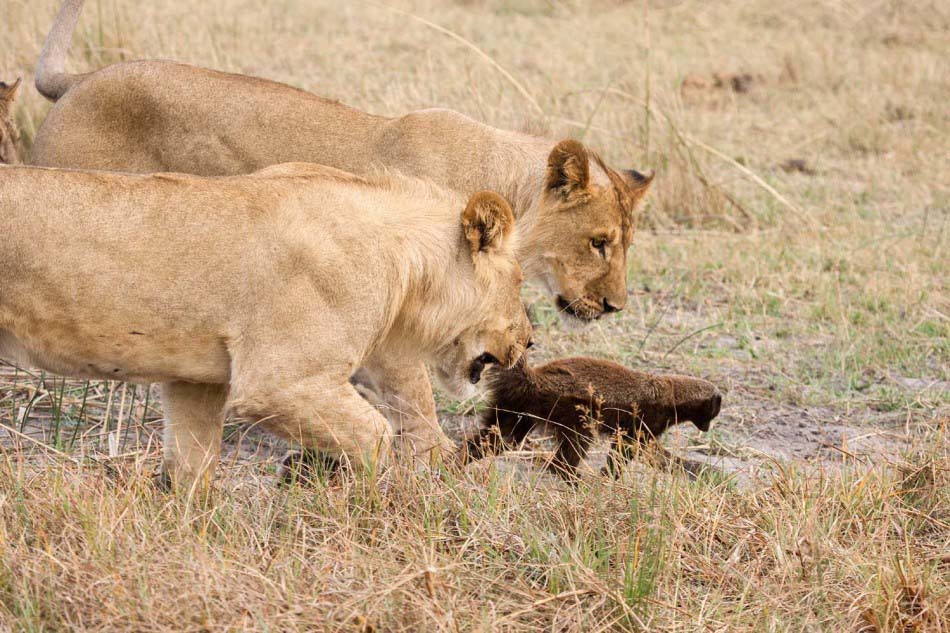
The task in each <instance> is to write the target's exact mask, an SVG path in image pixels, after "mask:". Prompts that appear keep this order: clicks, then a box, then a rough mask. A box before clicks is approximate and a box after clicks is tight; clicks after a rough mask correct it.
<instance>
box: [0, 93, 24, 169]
mask: <svg viewBox="0 0 950 633" xmlns="http://www.w3.org/2000/svg"><path fill="white" fill-rule="evenodd" d="M19 87H20V80H19V79H17V80H16V81H15V82H14V83H13V85H12V86H8V85H7V84H5V83H3V82H2V81H0V163H7V164H10V165H15V164H17V163H19V162H20V157H19V154H18V153H17V149H16V145H17V142H18V141H19V140H20V133H19V131H17V127H16V125H15V124H14V122H13V102H14V100H15V99H16V93H17V89H18V88H19Z"/></svg>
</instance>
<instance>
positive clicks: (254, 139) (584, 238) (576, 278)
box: [31, 0, 653, 454]
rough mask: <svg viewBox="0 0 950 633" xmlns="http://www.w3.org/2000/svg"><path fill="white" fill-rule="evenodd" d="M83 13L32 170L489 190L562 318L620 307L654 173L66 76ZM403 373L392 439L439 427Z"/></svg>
mask: <svg viewBox="0 0 950 633" xmlns="http://www.w3.org/2000/svg"><path fill="white" fill-rule="evenodd" d="M82 6H83V2H82V0H66V1H65V2H64V3H63V5H62V8H61V10H60V13H59V15H58V16H57V18H56V20H55V22H54V25H53V27H52V29H51V31H50V33H49V36H48V37H47V40H46V43H45V45H44V48H43V51H42V53H41V55H40V59H39V61H38V64H37V70H36V87H37V89H38V90H39V91H40V92H41V93H42V94H43V95H45V96H46V97H47V98H49V99H50V100H52V101H54V102H55V105H54V106H53V107H52V108H51V110H50V112H49V114H48V115H47V117H46V120H45V121H44V122H43V124H42V126H41V127H40V129H39V130H38V132H37V134H36V138H35V141H34V145H33V154H32V158H31V162H32V163H33V164H35V165H45V166H51V167H71V168H84V169H108V170H120V171H133V172H142V173H150V172H158V171H180V172H188V173H194V174H199V175H209V176H211V175H235V174H242V173H248V172H252V171H254V170H257V169H261V168H263V167H266V166H268V165H273V164H276V163H282V162H288V161H305V162H314V163H322V164H325V165H330V166H332V167H336V168H339V169H343V170H346V171H348V172H353V173H357V174H367V173H370V172H372V171H373V170H375V169H377V168H378V167H379V166H383V167H386V168H390V169H397V170H400V171H403V172H405V173H408V174H410V175H413V176H416V177H419V178H423V179H426V180H430V181H432V182H434V183H436V184H437V185H439V186H442V187H446V188H449V189H452V190H455V191H458V192H460V193H461V194H463V195H466V196H467V195H471V194H472V193H474V192H475V191H477V190H480V189H490V190H492V191H497V192H499V193H500V194H501V195H502V196H504V197H505V198H507V199H508V200H509V201H510V202H511V204H512V210H513V212H514V216H515V218H516V222H517V225H518V229H519V235H520V243H519V248H518V253H517V257H518V260H519V262H520V263H521V266H522V268H523V269H524V271H525V274H526V276H527V277H528V278H530V279H532V280H535V281H540V282H541V283H542V284H543V285H544V287H545V288H546V289H547V290H548V292H549V294H550V295H551V296H552V297H553V298H554V301H555V303H556V304H557V307H558V311H559V314H560V315H561V317H562V318H563V319H565V320H566V321H569V322H571V323H582V322H589V321H592V320H594V319H597V318H600V317H601V316H603V315H606V314H610V313H613V312H617V311H619V310H621V309H622V308H624V306H625V305H626V302H627V287H626V271H627V251H628V249H629V247H630V245H631V242H632V240H633V233H634V220H635V218H634V213H635V211H636V208H637V206H638V205H639V203H640V201H641V200H642V199H643V198H644V196H645V195H646V193H647V191H648V190H649V188H650V184H651V182H652V179H653V176H652V174H650V175H646V176H645V175H643V174H641V173H639V172H637V171H635V170H620V171H617V170H614V169H611V168H609V167H608V166H607V165H606V164H605V163H604V162H603V161H602V160H601V159H600V158H599V157H598V156H597V154H595V153H594V152H592V151H591V150H590V149H588V148H587V147H586V146H584V145H583V144H582V143H580V142H578V141H575V140H563V141H555V140H551V139H547V138H541V137H536V136H530V135H527V134H521V133H517V132H511V131H506V130H501V129H498V128H494V127H491V126H488V125H484V124H482V123H479V122H477V121H474V120H472V119H470V118H468V117H466V116H464V115H462V114H459V113H457V112H453V111H451V110H444V109H429V110H420V111H416V112H410V113H408V114H406V115H404V116H400V117H396V118H387V117H382V116H375V115H372V114H367V113H365V112H362V111H360V110H357V109H355V108H351V107H348V106H346V105H343V104H341V103H339V102H336V101H331V100H328V99H324V98H321V97H318V96H315V95H313V94H310V93H307V92H304V91H302V90H298V89H296V88H292V87H290V86H287V85H284V84H280V83H276V82H272V81H267V80H264V79H258V78H254V77H248V76H243V75H235V74H227V73H222V72H216V71H213V70H208V69H205V68H199V67H195V66H190V65H186V64H179V63H175V62H169V61H131V62H123V63H118V64H114V65H111V66H108V67H105V68H103V69H100V70H97V71H94V72H91V73H86V74H70V73H67V72H66V71H65V70H64V69H65V62H66V56H67V53H68V49H69V42H70V39H71V37H72V33H73V31H74V29H75V26H76V23H77V20H78V19H79V15H80V12H81V10H82ZM402 371H404V372H407V371H410V370H409V369H408V368H405V367H403V368H402ZM412 371H414V373H415V375H416V388H415V389H414V392H415V395H416V397H415V398H413V399H411V400H408V401H400V402H397V401H395V400H394V399H393V398H391V397H389V396H388V395H386V394H387V393H388V386H387V385H386V384H385V382H386V381H385V380H375V383H377V384H379V387H380V389H381V393H382V396H383V397H382V399H383V400H384V401H385V402H386V404H387V408H388V412H389V415H390V417H392V418H393V419H394V423H395V424H396V425H397V426H406V425H408V426H414V427H417V428H432V427H435V428H438V426H437V424H436V423H435V420H436V410H435V401H434V398H433V397H432V390H431V387H430V386H429V380H428V374H427V372H426V368H425V367H424V366H423V365H417V366H416V367H415V368H414V369H413V370H412ZM376 378H378V376H376ZM416 417H422V418H425V419H427V420H429V421H430V422H431V424H421V423H417V422H416V421H414V419H415V418H416ZM414 441H416V443H417V444H418V451H417V452H419V453H423V454H424V453H426V452H427V451H429V450H430V449H432V448H433V447H437V448H438V447H446V446H449V443H448V440H447V438H446V437H445V436H444V434H442V433H441V432H440V433H438V434H437V435H436V436H434V437H433V436H426V437H422V438H415V440H414Z"/></svg>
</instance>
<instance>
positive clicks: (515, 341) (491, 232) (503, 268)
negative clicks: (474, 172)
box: [435, 191, 531, 397]
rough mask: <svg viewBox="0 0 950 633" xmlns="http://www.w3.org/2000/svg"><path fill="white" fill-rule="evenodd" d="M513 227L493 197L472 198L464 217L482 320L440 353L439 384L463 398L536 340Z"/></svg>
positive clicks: (507, 213)
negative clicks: (494, 367) (489, 371)
mask: <svg viewBox="0 0 950 633" xmlns="http://www.w3.org/2000/svg"><path fill="white" fill-rule="evenodd" d="M514 226H515V218H514V214H513V213H512V212H511V207H510V206H508V203H507V202H506V201H505V199H504V198H502V197H501V196H499V195H498V194H495V193H492V192H484V191H483V192H479V193H476V194H475V195H473V196H472V198H471V200H470V201H469V203H468V206H467V207H466V209H465V212H464V213H463V214H462V228H463V233H464V235H465V239H466V241H467V243H468V245H469V247H470V253H471V258H472V268H473V278H472V282H471V283H472V291H473V292H474V294H475V297H474V298H475V302H474V304H475V305H476V306H477V311H478V316H477V318H476V319H475V321H474V323H473V324H472V325H471V326H469V327H467V328H465V329H464V330H462V331H461V332H460V333H459V334H458V335H457V336H456V337H455V338H454V339H453V340H452V341H451V342H450V343H449V344H448V345H446V346H445V347H444V348H443V349H442V350H440V351H439V353H438V354H437V361H436V363H435V370H436V376H437V378H438V379H439V382H440V383H441V384H442V386H443V387H444V388H445V389H446V390H448V391H450V392H452V394H453V395H456V396H458V397H467V396H470V395H472V393H473V392H474V385H475V384H477V383H478V381H479V380H481V377H482V370H484V369H485V367H486V366H487V365H490V364H492V363H501V364H504V365H505V366H506V367H510V366H512V365H514V364H515V363H516V362H517V361H518V359H520V358H521V355H522V354H523V353H524V350H525V349H526V348H527V346H528V344H529V342H530V340H531V322H530V321H529V320H528V315H527V314H526V313H525V309H524V305H523V304H522V302H521V283H522V281H523V280H524V274H523V273H522V270H521V266H519V264H518V260H517V259H516V256H515V252H514V248H513V245H512V244H511V242H512V233H513V232H514Z"/></svg>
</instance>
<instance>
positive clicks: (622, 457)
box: [600, 433, 638, 479]
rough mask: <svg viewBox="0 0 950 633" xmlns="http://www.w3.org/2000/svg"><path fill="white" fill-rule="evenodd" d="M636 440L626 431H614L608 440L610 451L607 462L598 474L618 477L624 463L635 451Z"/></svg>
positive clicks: (631, 457)
mask: <svg viewBox="0 0 950 633" xmlns="http://www.w3.org/2000/svg"><path fill="white" fill-rule="evenodd" d="M636 444H637V441H636V440H635V439H633V438H632V437H630V436H629V435H627V434H626V433H615V434H614V435H613V438H612V439H611V440H610V452H609V453H607V463H606V464H605V465H604V467H603V468H602V469H601V471H600V474H602V475H606V476H608V477H613V478H614V479H620V475H621V473H622V470H623V466H624V464H627V463H628V462H629V461H630V460H631V459H633V456H634V455H635V454H636V452H637V449H638V447H637V445H636Z"/></svg>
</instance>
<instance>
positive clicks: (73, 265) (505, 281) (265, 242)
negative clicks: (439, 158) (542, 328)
mask: <svg viewBox="0 0 950 633" xmlns="http://www.w3.org/2000/svg"><path fill="white" fill-rule="evenodd" d="M211 210H213V212H211ZM513 227H514V218H513V216H512V215H511V210H510V208H509V206H508V204H507V203H506V202H505V201H504V200H503V199H502V198H501V197H500V196H498V195H497V194H494V193H491V192H480V193H476V194H474V195H473V196H472V197H471V199H470V201H469V202H468V204H467V206H466V204H465V201H464V200H463V199H462V198H460V197H459V196H458V195H457V194H454V193H449V192H444V191H440V190H438V189H437V188H435V187H434V186H431V185H428V184H424V183H420V182H418V181H415V180H411V179H406V178H403V177H398V176H394V175H389V176H382V177H380V178H379V179H377V180H364V179H362V178H359V177H356V176H352V175H350V174H346V173H343V172H339V171H337V170H335V169H332V168H326V167H321V166H316V165H304V164H293V165H282V166H278V167H272V168H269V169H266V170H264V171H262V172H259V173H257V174H254V175H251V176H239V177H229V178H199V177H195V176H184V175H175V174H158V175H154V176H136V175H128V174H117V173H107V172H84V171H71V170H60V169H44V168H36V167H22V166H21V167H15V166H4V167H0V235H3V236H4V244H5V246H4V248H2V249H0V357H2V358H4V359H6V360H9V361H12V362H15V363H20V364H23V365H28V366H35V367H40V368H43V369H45V370H48V371H51V372H55V373H58V374H62V375H66V376H73V377H80V378H89V379H118V380H128V381H133V382H146V383H147V382H159V383H162V394H163V401H164V406H165V413H166V422H165V425H166V426H165V442H164V449H165V461H166V468H167V471H168V472H170V474H171V476H172V480H173V481H177V482H184V483H185V484H186V485H187V484H190V483H192V482H195V481H199V480H204V479H205V478H206V476H207V475H208V474H209V473H210V472H211V470H212V469H213V467H214V464H215V463H216V461H217V458H218V454H219V451H220V442H221V433H222V423H223V421H224V417H225V411H226V410H232V411H234V412H235V413H236V414H237V415H238V416H240V417H243V418H248V419H252V420H260V421H261V423H262V424H263V425H264V426H265V427H266V428H268V429H270V430H272V431H273V432H276V433H279V434H281V435H282V436H284V437H287V438H290V439H292V440H296V441H298V442H300V443H301V444H303V445H304V446H305V447H307V448H311V449H319V450H322V451H325V452H326V453H328V454H329V455H331V456H335V457H339V456H341V455H344V456H347V457H348V458H349V459H350V460H351V461H354V462H360V463H362V462H366V461H368V460H372V459H375V458H379V457H385V455H386V454H387V453H388V451H389V447H390V436H391V434H392V431H391V428H390V425H389V423H388V422H387V421H386V420H385V418H383V417H382V416H381V414H380V413H379V412H377V411H376V410H375V409H374V408H373V407H371V406H370V405H369V404H368V403H367V402H366V401H365V400H364V399H363V398H361V397H360V396H359V395H358V394H357V392H356V391H355V390H354V388H353V386H352V385H350V384H349V382H348V379H349V377H350V376H351V375H352V373H353V371H354V370H355V369H356V368H357V367H358V366H360V365H365V366H368V367H370V368H373V367H375V366H376V365H377V364H378V363H384V364H386V365H387V366H391V365H393V364H394V363H396V362H397V361H399V362H402V363H403V364H405V365H407V366H410V367H411V366H413V365H414V364H416V363H418V362H420V361H427V362H430V363H431V364H432V365H433V367H434V368H435V373H436V374H437V375H438V376H440V377H441V379H442V381H443V382H444V383H445V384H446V386H447V387H448V388H449V389H450V390H452V391H456V392H457V391H459V390H460V389H463V388H464V387H465V386H466V385H468V386H470V385H469V383H470V382H472V381H474V380H476V379H477V377H478V376H476V375H473V367H477V368H478V369H479V370H480V368H481V366H482V365H483V364H484V360H483V359H484V358H485V357H486V356H485V355H486V354H490V355H491V357H493V358H495V359H497V360H498V361H499V362H501V363H503V364H505V365H510V364H512V363H514V362H515V361H517V360H518V358H519V357H520V355H521V353H522V351H523V349H524V348H525V346H526V345H527V343H528V339H529V337H530V331H531V327H530V323H529V322H528V320H527V316H526V315H525V313H524V308H523V306H522V303H521V301H520V297H519V287H520V283H521V280H522V272H521V269H520V266H519V265H518V263H517V260H516V258H515V256H514V246H515V244H514V240H515V236H514V228H513ZM355 244H359V245H360V253H359V256H358V257H357V256H350V255H351V250H352V248H353V245H355ZM477 373H480V371H479V372H477ZM390 377H391V378H392V379H393V380H394V381H395V383H394V384H392V385H390V387H391V388H392V392H393V393H394V394H395V395H396V396H399V395H404V396H405V397H415V394H413V393H411V389H412V388H414V384H413V382H412V381H411V380H410V381H408V382H407V383H404V384H406V385H407V389H409V390H410V393H408V394H403V393H402V392H401V391H400V389H399V388H398V387H399V385H398V373H396V374H390ZM410 377H412V376H411V374H410ZM420 423H422V422H420Z"/></svg>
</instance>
